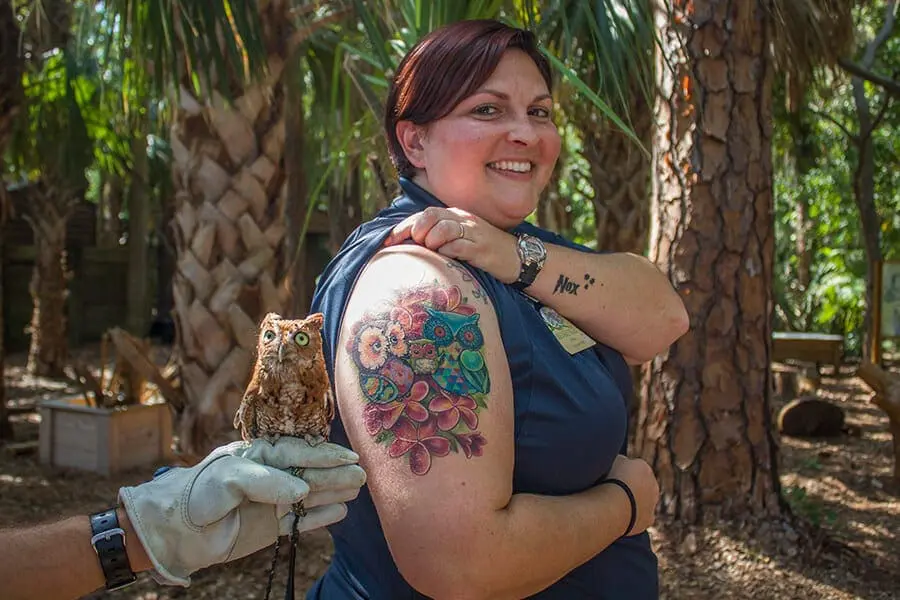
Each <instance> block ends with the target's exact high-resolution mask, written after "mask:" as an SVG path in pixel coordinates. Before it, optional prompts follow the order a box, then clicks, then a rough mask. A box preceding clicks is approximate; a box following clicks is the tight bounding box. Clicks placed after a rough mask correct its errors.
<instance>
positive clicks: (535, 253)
mask: <svg viewBox="0 0 900 600" xmlns="http://www.w3.org/2000/svg"><path fill="white" fill-rule="evenodd" d="M522 251H523V254H524V255H525V260H526V261H528V262H538V261H540V260H542V259H543V258H544V255H545V254H546V250H545V249H544V245H543V244H542V243H541V241H540V240H539V239H537V238H534V237H531V236H528V237H523V238H522Z"/></svg>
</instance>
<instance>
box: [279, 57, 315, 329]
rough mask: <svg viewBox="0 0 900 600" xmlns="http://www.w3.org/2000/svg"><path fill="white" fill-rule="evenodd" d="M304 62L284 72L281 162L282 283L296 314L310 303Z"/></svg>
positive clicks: (304, 309) (289, 311) (290, 306)
mask: <svg viewBox="0 0 900 600" xmlns="http://www.w3.org/2000/svg"><path fill="white" fill-rule="evenodd" d="M302 65H303V63H301V62H300V61H299V60H297V61H294V63H293V64H291V65H288V67H287V69H288V71H287V72H286V73H285V82H284V85H285V98H287V106H286V107H285V127H286V130H285V148H284V163H285V171H286V176H287V199H286V200H285V205H284V222H285V223H284V224H285V228H286V230H287V233H286V235H285V239H284V254H285V256H284V258H285V285H286V286H287V287H288V290H289V292H290V301H289V305H288V307H286V308H287V312H288V313H289V314H290V315H291V316H295V317H299V316H302V315H304V314H306V312H307V311H308V310H309V307H310V305H311V304H312V296H313V289H312V288H313V286H312V285H310V282H309V281H307V279H308V278H307V276H306V275H307V273H306V272H307V268H306V267H307V261H306V260H305V256H304V255H305V254H306V253H307V252H308V251H309V248H308V246H307V245H306V243H307V241H308V238H309V236H308V234H307V233H306V232H304V231H303V227H304V225H305V223H306V213H307V210H308V208H309V198H308V196H309V191H308V190H307V183H306V172H305V170H304V146H305V137H304V127H303V124H304V115H303V89H304V86H303V67H302Z"/></svg>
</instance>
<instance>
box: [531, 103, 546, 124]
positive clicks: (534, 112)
mask: <svg viewBox="0 0 900 600" xmlns="http://www.w3.org/2000/svg"><path fill="white" fill-rule="evenodd" d="M528 114H530V115H531V116H532V117H537V118H538V119H541V120H543V121H547V120H549V119H550V117H551V112H550V109H549V108H544V107H543V106H535V107H533V108H532V109H531V110H529V111H528Z"/></svg>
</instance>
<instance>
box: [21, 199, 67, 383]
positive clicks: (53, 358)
mask: <svg viewBox="0 0 900 600" xmlns="http://www.w3.org/2000/svg"><path fill="white" fill-rule="evenodd" d="M34 187H35V189H36V192H35V195H36V197H35V198H33V199H32V201H31V203H30V210H29V213H28V214H27V215H26V218H27V219H28V221H29V222H30V224H31V226H32V231H33V232H34V245H35V258H34V271H33V272H32V275H31V285H30V286H29V291H30V292H31V298H32V301H33V303H34V309H33V312H32V315H31V326H30V330H31V343H30V345H29V348H28V367H27V368H28V372H29V373H31V374H33V375H44V376H50V377H57V376H60V375H62V374H63V368H64V367H65V365H66V359H67V355H68V342H67V339H66V331H67V329H66V296H67V295H68V292H67V290H66V280H67V278H68V276H67V273H66V223H67V222H68V217H69V214H70V210H69V208H68V207H69V206H71V204H72V203H71V202H69V201H68V200H66V199H62V200H60V198H58V197H54V195H58V194H62V193H64V192H61V191H57V189H54V186H46V185H45V184H44V183H40V184H38V185H36V186H34ZM57 202H59V204H60V205H61V206H57Z"/></svg>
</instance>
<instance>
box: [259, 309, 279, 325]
mask: <svg viewBox="0 0 900 600" xmlns="http://www.w3.org/2000/svg"><path fill="white" fill-rule="evenodd" d="M280 320H281V315H279V314H278V313H273V312H270V313H268V314H266V316H265V317H263V320H262V321H260V325H262V324H263V323H266V322H269V321H280Z"/></svg>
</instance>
